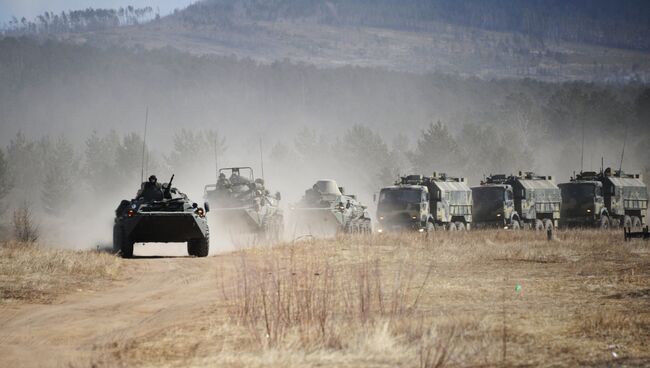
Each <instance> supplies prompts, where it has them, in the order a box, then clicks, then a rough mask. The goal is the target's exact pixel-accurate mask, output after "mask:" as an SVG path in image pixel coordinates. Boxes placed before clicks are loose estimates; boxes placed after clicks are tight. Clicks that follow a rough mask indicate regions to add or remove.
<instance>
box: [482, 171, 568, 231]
mask: <svg viewBox="0 0 650 368" xmlns="http://www.w3.org/2000/svg"><path fill="white" fill-rule="evenodd" d="M472 190H473V194H474V196H475V197H474V208H475V210H474V214H475V216H476V217H475V218H474V221H475V222H478V223H479V224H480V225H479V226H482V227H484V226H494V225H497V226H503V227H509V228H513V229H518V228H520V227H521V228H533V229H535V230H545V229H546V230H548V229H552V228H554V227H557V225H558V219H559V218H560V203H561V201H562V199H561V194H560V189H559V188H558V187H557V185H555V183H554V182H553V178H552V177H551V176H541V175H536V174H535V173H533V172H525V173H522V172H521V171H520V172H519V175H510V176H506V175H490V176H489V177H487V178H486V179H485V180H484V181H483V182H482V183H481V186H479V187H475V188H473V189H472Z"/></svg>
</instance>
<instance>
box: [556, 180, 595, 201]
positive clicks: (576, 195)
mask: <svg viewBox="0 0 650 368" xmlns="http://www.w3.org/2000/svg"><path fill="white" fill-rule="evenodd" d="M559 187H560V190H561V191H562V198H563V199H567V200H568V199H575V200H591V199H592V198H593V197H594V189H595V188H596V186H595V185H594V184H592V183H566V184H560V185H559Z"/></svg>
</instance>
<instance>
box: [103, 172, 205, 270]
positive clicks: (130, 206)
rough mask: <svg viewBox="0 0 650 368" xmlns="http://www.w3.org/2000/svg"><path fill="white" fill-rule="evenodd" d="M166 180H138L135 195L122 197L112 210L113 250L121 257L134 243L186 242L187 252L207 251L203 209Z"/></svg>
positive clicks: (127, 255) (128, 253) (201, 253)
mask: <svg viewBox="0 0 650 368" xmlns="http://www.w3.org/2000/svg"><path fill="white" fill-rule="evenodd" d="M173 180H174V176H173V175H172V178H171V179H170V180H169V183H164V184H162V185H160V184H159V183H158V182H157V178H156V177H155V176H153V175H152V176H151V177H149V181H147V182H144V183H142V185H141V188H140V190H139V191H138V193H137V194H136V198H135V199H132V200H130V201H129V200H122V202H121V203H120V205H119V206H118V207H117V209H116V210H115V223H114V225H113V250H114V251H115V252H116V253H119V254H120V255H121V256H122V257H123V258H131V257H132V256H133V245H134V243H140V242H142V243H147V242H156V243H171V242H187V253H188V254H189V255H192V256H197V257H206V256H207V255H208V252H209V247H210V243H209V235H210V232H209V230H208V223H207V221H206V218H205V214H206V212H208V210H209V207H208V206H207V205H206V206H205V209H204V208H201V207H199V206H198V205H197V204H196V203H192V202H191V201H190V200H189V199H188V198H187V195H185V194H184V193H181V192H180V191H179V190H178V189H177V188H174V187H172V181H173Z"/></svg>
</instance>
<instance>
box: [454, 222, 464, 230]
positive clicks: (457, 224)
mask: <svg viewBox="0 0 650 368" xmlns="http://www.w3.org/2000/svg"><path fill="white" fill-rule="evenodd" d="M456 230H458V231H465V224H464V223H462V222H460V221H458V222H456Z"/></svg>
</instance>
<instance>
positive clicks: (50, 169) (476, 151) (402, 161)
mask: <svg viewBox="0 0 650 368" xmlns="http://www.w3.org/2000/svg"><path fill="white" fill-rule="evenodd" d="M145 107H149V111H150V119H151V124H152V125H151V128H150V129H151V132H150V134H151V137H152V141H151V143H150V149H152V150H153V151H155V152H153V153H151V154H150V155H148V157H151V158H152V159H151V161H149V162H150V164H149V166H148V167H150V168H158V170H148V171H150V172H151V171H158V172H172V171H173V172H176V173H181V172H182V171H183V170H187V171H191V172H209V173H210V177H212V171H213V168H214V161H213V157H214V154H213V152H212V150H213V143H212V142H214V141H215V139H217V138H215V136H214V135H213V134H216V133H210V134H207V133H206V132H207V131H214V132H219V134H218V135H217V137H218V139H217V140H219V141H221V140H223V139H224V137H226V138H227V139H226V140H225V141H223V146H224V147H225V146H227V150H225V153H226V155H228V156H229V157H241V159H239V160H238V161H237V162H234V163H235V164H246V163H247V162H240V161H246V160H248V159H249V158H250V157H254V158H255V160H257V157H258V152H259V151H258V149H259V147H258V142H259V141H260V140H262V141H263V143H264V147H266V149H267V150H268V158H269V161H268V162H267V164H268V165H270V166H269V169H268V172H273V171H275V172H279V173H281V176H282V177H287V178H290V177H292V176H295V175H297V174H296V173H297V172H300V173H303V172H306V170H310V172H311V173H313V176H314V177H321V176H323V177H325V176H333V177H337V178H339V177H340V178H342V179H341V181H342V182H346V181H348V182H351V181H353V180H354V181H358V182H359V183H360V184H359V186H358V187H360V188H363V189H364V190H365V191H367V192H371V191H372V190H373V188H377V187H378V186H380V185H383V184H387V183H390V182H392V180H394V178H395V177H396V175H397V174H400V173H401V174H403V173H404V172H406V171H419V172H424V173H429V172H432V171H446V172H448V173H449V174H451V175H468V176H470V179H471V180H472V181H473V182H476V180H477V179H480V177H481V176H482V175H483V174H489V173H495V172H506V173H510V172H512V171H514V170H529V169H533V170H537V171H542V172H544V173H549V174H552V175H557V176H558V177H559V178H565V179H566V178H568V176H569V175H570V172H571V171H573V170H579V169H580V167H579V165H580V156H581V141H582V137H585V145H584V151H585V169H589V168H595V167H598V166H600V158H601V156H604V157H605V160H606V164H608V165H615V164H617V163H618V161H619V159H620V153H621V151H622V147H623V144H624V142H625V144H626V147H627V148H626V156H625V161H624V168H630V169H635V170H645V172H646V173H647V172H648V169H649V166H650V150H648V149H647V142H648V140H649V138H650V132H649V130H650V129H649V123H648V122H650V88H649V87H648V86H644V85H625V86H622V85H601V84H590V83H577V82H576V83H557V84H554V83H542V82H538V81H532V80H493V81H487V80H480V79H475V78H460V77H456V76H448V75H441V74H427V75H419V74H411V73H401V72H390V71H384V70H379V69H372V68H359V67H349V66H346V67H341V68H336V69H319V68H316V67H314V66H310V65H304V64H295V63H291V62H288V61H286V62H277V63H273V64H259V63H256V62H253V61H251V60H246V59H237V58H233V57H206V56H203V57H198V56H191V55H188V54H184V53H182V52H178V51H175V50H172V49H160V50H153V51H147V50H143V49H123V48H101V49H100V48H94V47H91V46H79V45H71V44H65V43H57V42H54V41H47V42H43V43H40V42H37V41H34V40H32V39H24V38H5V39H3V40H0V111H2V114H0V126H2V130H3V134H2V137H0V138H1V139H2V145H3V146H4V147H5V148H4V149H3V151H4V152H3V154H2V156H3V160H2V165H0V169H1V170H2V172H3V178H2V179H0V185H1V187H0V194H2V193H5V194H6V193H7V189H6V188H7V186H8V183H9V184H11V187H12V188H13V189H12V191H11V194H6V195H5V200H4V202H5V203H8V202H9V201H10V200H12V201H13V200H20V199H21V198H25V197H28V198H32V199H33V198H37V199H38V206H39V208H43V209H44V210H47V211H48V212H52V213H56V211H58V210H59V208H60V207H61V206H63V207H66V206H69V205H70V202H68V201H66V200H65V198H66V196H68V195H71V194H72V193H75V195H76V194H78V190H76V189H77V188H86V189H87V190H85V192H88V193H91V192H92V191H95V190H98V191H100V192H101V193H105V194H106V193H109V192H111V190H110V188H114V187H120V188H124V187H127V188H131V189H132V188H133V187H137V180H138V179H139V177H140V170H141V152H140V150H141V149H142V138H141V136H140V135H139V133H138V134H136V133H132V132H134V131H137V132H141V124H142V123H143V120H144V110H145ZM439 121H440V122H439ZM104 127H110V129H114V130H115V131H114V132H107V129H106V128H104ZM18 131H22V133H20V134H17V132H18ZM93 132H94V133H93ZM183 132H185V133H183ZM583 132H584V133H583ZM220 145H221V144H220ZM152 147H155V149H154V148H152ZM190 149H191V150H194V151H187V150H190ZM187 152H193V153H187ZM251 152H253V153H252V154H250V153H251ZM247 154H248V156H246V155H247ZM197 157H200V158H201V159H200V160H198V159H197ZM233 161H234V160H233ZM174 162H177V163H176V164H175V163H174ZM178 162H184V163H185V164H184V165H182V164H178ZM174 165H180V166H178V167H176V166H174ZM273 166H275V170H271V167H273ZM296 170H299V171H296ZM319 173H320V174H319ZM180 177H182V175H179V178H180ZM120 183H123V184H124V185H121V184H120ZM202 184H205V183H202ZM107 186H108V187H107ZM109 187H110V188H109ZM131 189H130V190H131ZM131 191H132V190H131ZM131 191H129V192H128V193H131ZM49 193H55V194H56V195H53V196H51V197H50V196H49V195H48V194H49ZM7 206H8V205H5V207H7Z"/></svg>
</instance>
